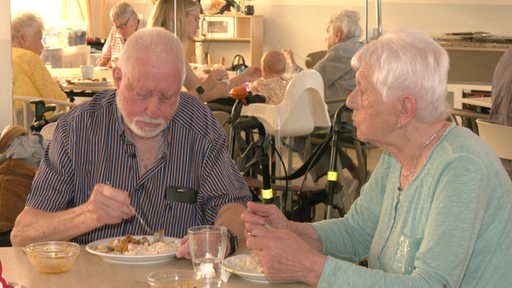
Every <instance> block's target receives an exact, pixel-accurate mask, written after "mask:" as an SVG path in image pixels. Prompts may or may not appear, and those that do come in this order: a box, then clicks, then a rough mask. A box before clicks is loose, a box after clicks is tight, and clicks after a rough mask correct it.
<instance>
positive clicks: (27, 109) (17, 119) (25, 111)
mask: <svg viewBox="0 0 512 288" xmlns="http://www.w3.org/2000/svg"><path fill="white" fill-rule="evenodd" d="M32 100H43V101H44V102H45V104H55V105H57V110H56V111H54V115H55V114H57V113H59V112H62V111H67V110H69V109H71V108H72V107H75V106H76V105H77V104H75V103H72V102H67V101H61V100H56V99H51V98H44V99H43V98H41V97H32V96H19V95H15V96H13V111H14V113H13V123H14V125H19V126H22V127H23V128H25V129H27V131H30V125H31V124H32V122H34V117H35V113H34V110H33V107H32V106H33V104H32V103H30V101H32ZM16 101H20V102H22V103H23V105H22V108H20V109H16V107H15V106H14V103H15V102H16Z"/></svg>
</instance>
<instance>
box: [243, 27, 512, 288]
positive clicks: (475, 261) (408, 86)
mask: <svg viewBox="0 0 512 288" xmlns="http://www.w3.org/2000/svg"><path fill="white" fill-rule="evenodd" d="M448 62H449V61H448V55H447V53H446V51H445V50H444V49H443V48H442V47H441V46H440V45H439V44H437V43H436V42H435V41H433V40H432V39H431V38H430V37H429V36H427V35H425V34H423V33H420V32H418V31H414V30H398V31H394V32H390V33H388V34H386V35H384V36H382V37H381V38H380V39H378V40H375V41H372V42H370V43H369V44H368V45H366V46H365V47H364V48H362V49H361V50H360V51H359V52H358V53H357V54H356V55H355V56H354V59H353V60H352V65H353V67H354V68H355V69H357V76H356V83H357V87H356V89H355V90H354V92H353V93H352V94H351V95H350V96H349V97H348V99H347V104H348V106H349V107H350V108H352V109H353V111H354V112H353V120H354V124H355V126H356V127H357V136H358V137H359V138H360V139H361V140H363V141H367V142H370V143H373V144H375V145H378V146H380V147H382V148H383V149H384V150H385V152H384V153H383V155H382V157H381V159H380V161H379V163H378V164H377V167H376V169H375V171H374V173H373V174H372V176H371V177H370V179H369V181H368V182H367V183H366V184H365V185H364V186H363V188H362V190H361V196H360V197H359V198H358V200H356V202H355V203H354V205H353V206H352V208H351V210H350V211H349V212H348V213H347V215H346V216H345V217H344V218H341V219H331V220H325V221H322V222H318V223H314V224H308V223H297V222H292V221H288V220H287V219H286V218H285V217H284V216H283V215H282V214H281V213H280V211H279V210H278V208H277V207H275V206H273V205H261V204H255V203H249V205H248V209H249V210H248V211H246V212H244V213H243V214H242V219H243V220H244V221H245V228H246V232H248V233H249V235H251V236H252V237H248V240H247V246H248V247H249V248H251V249H253V250H254V251H255V253H256V254H257V255H259V256H260V257H261V261H262V264H263V268H264V271H265V274H266V276H267V277H268V278H269V279H272V280H279V279H292V280H298V281H302V282H305V283H308V284H310V285H316V286H318V287H509V286H510V283H511V281H512V276H510V267H511V266H512V246H511V245H510V243H512V225H510V223H512V213H511V211H512V183H511V181H510V178H509V177H508V175H507V173H506V171H505V169H504V168H503V166H502V165H501V164H500V162H499V160H498V158H497V157H496V156H495V154H494V153H493V152H492V151H491V149H490V147H488V146H487V145H486V144H485V143H484V142H482V141H481V140H480V139H479V138H478V136H477V135H475V134H474V133H472V132H471V131H470V130H468V129H466V128H461V127H458V126H454V125H451V124H449V123H448V122H446V121H445V118H446V115H447V108H446V103H445V97H446V83H447V74H448V67H449V63H448ZM268 224H269V225H271V226H272V227H273V229H272V231H271V230H268V229H266V228H265V226H264V225H267V226H268ZM297 251H301V253H299V254H298V253H297ZM363 259H367V260H368V268H366V267H362V266H358V265H354V264H353V263H352V262H357V261H361V260H363Z"/></svg>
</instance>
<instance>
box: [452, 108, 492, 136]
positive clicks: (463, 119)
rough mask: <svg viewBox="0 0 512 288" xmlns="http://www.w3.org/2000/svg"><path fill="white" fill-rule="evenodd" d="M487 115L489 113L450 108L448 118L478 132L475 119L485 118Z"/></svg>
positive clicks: (458, 124)
mask: <svg viewBox="0 0 512 288" xmlns="http://www.w3.org/2000/svg"><path fill="white" fill-rule="evenodd" d="M488 117H489V114H486V113H479V112H476V111H472V110H468V109H457V108H452V109H451V113H450V119H449V120H450V121H452V122H453V123H455V124H456V125H457V126H461V127H466V128H468V129H470V130H471V131H473V132H475V133H476V134H478V127H477V125H476V120H477V119H487V118H488Z"/></svg>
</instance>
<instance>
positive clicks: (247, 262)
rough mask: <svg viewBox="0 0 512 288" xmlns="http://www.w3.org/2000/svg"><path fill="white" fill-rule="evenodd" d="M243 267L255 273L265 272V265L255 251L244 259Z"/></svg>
mask: <svg viewBox="0 0 512 288" xmlns="http://www.w3.org/2000/svg"><path fill="white" fill-rule="evenodd" d="M241 266H242V267H241V269H242V270H244V271H250V272H253V273H263V265H262V264H261V260H260V258H259V257H258V256H256V255H254V254H253V253H251V254H247V257H245V259H244V261H243V262H242V263H241Z"/></svg>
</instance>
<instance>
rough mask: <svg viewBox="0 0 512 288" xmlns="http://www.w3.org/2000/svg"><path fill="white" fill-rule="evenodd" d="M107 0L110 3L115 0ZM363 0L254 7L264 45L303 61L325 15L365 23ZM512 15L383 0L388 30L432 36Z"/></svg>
mask: <svg viewBox="0 0 512 288" xmlns="http://www.w3.org/2000/svg"><path fill="white" fill-rule="evenodd" d="M105 1H106V2H107V3H106V6H107V9H110V7H112V5H114V4H115V3H116V2H117V0H105ZM128 1H129V2H130V3H132V4H133V6H134V7H135V9H136V10H137V12H138V13H142V14H143V15H145V16H146V17H149V15H150V12H151V8H152V6H153V4H151V2H150V0H128ZM202 1H206V0H202ZM340 3H343V4H340ZM365 4H366V1H364V0H345V1H339V0H314V1H311V0H309V1H308V0H255V13H256V14H260V15H264V17H265V20H264V23H265V24H264V25H265V29H264V43H265V44H264V50H269V49H279V48H285V47H290V48H293V49H294V51H295V52H296V55H297V56H298V59H297V60H298V61H300V58H299V57H305V55H306V54H307V53H309V52H311V51H316V50H322V49H325V43H324V37H325V21H326V19H327V17H328V16H329V15H331V14H332V13H334V12H335V11H339V10H343V9H347V8H348V9H355V10H357V11H359V12H360V13H361V16H362V18H363V19H362V24H363V28H364V26H365V25H364V23H365V21H366V20H365V10H366V9H365ZM368 10H369V17H368V18H369V24H370V28H371V27H376V21H375V18H376V17H375V1H369V9H368ZM510 15H512V1H510V0H382V21H383V27H384V29H385V30H393V29H396V28H404V27H408V28H416V29H420V30H423V31H425V32H427V33H429V34H431V35H433V36H438V35H442V34H443V33H445V32H460V31H487V32H491V33H494V34H496V35H512V17H510ZM106 33H107V32H105V34H106Z"/></svg>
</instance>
